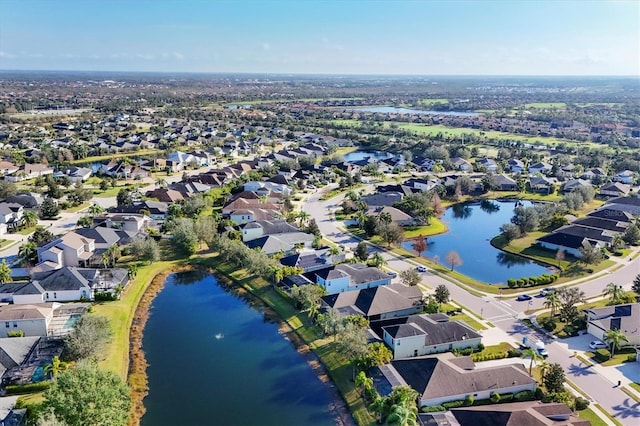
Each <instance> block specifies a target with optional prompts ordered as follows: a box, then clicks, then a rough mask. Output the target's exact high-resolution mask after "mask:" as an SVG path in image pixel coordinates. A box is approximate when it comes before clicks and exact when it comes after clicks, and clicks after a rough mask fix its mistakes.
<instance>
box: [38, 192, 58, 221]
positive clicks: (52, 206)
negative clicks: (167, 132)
mask: <svg viewBox="0 0 640 426" xmlns="http://www.w3.org/2000/svg"><path fill="white" fill-rule="evenodd" d="M58 213H60V207H58V203H56V201H55V200H54V199H53V198H51V197H47V198H45V199H44V201H43V202H42V205H41V206H40V217H41V218H42V219H55V218H56V217H58Z"/></svg>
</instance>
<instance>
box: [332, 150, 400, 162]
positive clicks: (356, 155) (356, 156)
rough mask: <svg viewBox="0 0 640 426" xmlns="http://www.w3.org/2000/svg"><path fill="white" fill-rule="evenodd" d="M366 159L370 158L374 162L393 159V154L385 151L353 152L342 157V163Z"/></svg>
mask: <svg viewBox="0 0 640 426" xmlns="http://www.w3.org/2000/svg"><path fill="white" fill-rule="evenodd" d="M367 157H372V158H373V159H375V160H376V161H381V160H386V159H387V158H391V157H393V154H391V153H389V152H385V151H353V152H350V153H348V154H345V155H344V156H343V157H342V160H343V161H361V160H364V159H365V158H367Z"/></svg>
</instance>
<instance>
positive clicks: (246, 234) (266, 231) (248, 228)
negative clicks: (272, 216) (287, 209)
mask: <svg viewBox="0 0 640 426" xmlns="http://www.w3.org/2000/svg"><path fill="white" fill-rule="evenodd" d="M292 232H300V229H298V227H296V226H295V225H293V224H291V223H289V222H287V221H286V220H257V221H255V222H249V223H247V224H246V225H245V226H244V227H243V228H242V241H244V242H247V241H251V240H255V239H256V238H260V237H264V236H266V235H276V234H289V233H292Z"/></svg>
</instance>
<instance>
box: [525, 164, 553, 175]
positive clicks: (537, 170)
mask: <svg viewBox="0 0 640 426" xmlns="http://www.w3.org/2000/svg"><path fill="white" fill-rule="evenodd" d="M552 168H553V167H552V166H551V164H549V163H545V162H544V161H539V162H537V163H533V164H531V165H529V174H531V175H537V174H542V175H546V174H547V173H549V172H550V171H551V169H552Z"/></svg>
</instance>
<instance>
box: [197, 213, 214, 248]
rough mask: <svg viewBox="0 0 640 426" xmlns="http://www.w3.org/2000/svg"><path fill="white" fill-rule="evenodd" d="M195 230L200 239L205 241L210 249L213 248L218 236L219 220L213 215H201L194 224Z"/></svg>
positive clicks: (202, 241)
mask: <svg viewBox="0 0 640 426" xmlns="http://www.w3.org/2000/svg"><path fill="white" fill-rule="evenodd" d="M193 230H194V232H195V233H196V235H197V236H198V241H200V242H201V243H205V244H206V245H207V247H209V249H213V247H214V243H215V239H216V237H217V236H218V222H217V221H216V220H215V218H214V217H213V216H202V217H199V218H198V220H197V221H196V222H195V223H194V224H193Z"/></svg>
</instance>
